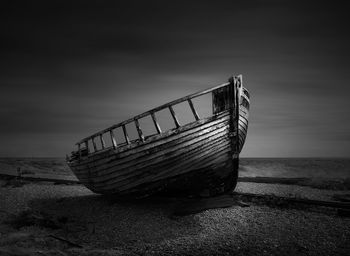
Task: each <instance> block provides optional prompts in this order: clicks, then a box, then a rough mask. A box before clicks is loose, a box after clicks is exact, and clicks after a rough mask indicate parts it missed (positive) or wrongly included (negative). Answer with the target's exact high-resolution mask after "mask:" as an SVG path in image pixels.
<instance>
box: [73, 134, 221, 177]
mask: <svg viewBox="0 0 350 256" xmlns="http://www.w3.org/2000/svg"><path fill="white" fill-rule="evenodd" d="M224 134H225V132H224V130H223V129H221V130H218V131H215V133H209V134H206V135H205V136H202V137H201V138H200V140H199V139H196V138H193V139H191V140H189V141H188V142H186V143H181V144H179V145H177V146H176V147H172V146H169V147H167V148H165V149H163V150H161V151H157V152H151V153H149V154H147V153H145V154H144V156H143V157H139V158H137V159H133V158H129V159H128V160H127V159H125V161H123V160H124V159H120V160H117V159H116V160H114V161H113V162H109V163H106V164H103V165H100V166H96V167H95V168H94V170H93V171H91V172H90V173H89V174H96V175H97V174H98V177H97V179H98V180H103V179H106V177H105V176H109V175H110V174H113V173H116V175H123V174H124V171H125V172H126V173H127V172H130V170H134V169H137V168H140V169H142V168H144V167H146V166H150V165H153V164H156V163H159V162H162V161H165V160H171V159H172V158H173V157H177V156H180V155H182V154H183V153H184V152H187V153H188V152H190V151H193V150H195V149H196V148H201V149H203V148H204V147H205V146H207V145H210V146H212V147H213V145H211V142H215V141H217V140H220V141H221V143H224V142H225V141H227V142H228V139H227V138H225V136H224ZM80 170H84V169H83V168H82V169H80ZM77 171H78V172H79V170H77Z"/></svg>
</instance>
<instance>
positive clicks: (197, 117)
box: [187, 99, 199, 120]
mask: <svg viewBox="0 0 350 256" xmlns="http://www.w3.org/2000/svg"><path fill="white" fill-rule="evenodd" d="M187 101H188V104H189V105H190V108H191V110H192V113H193V115H194V118H195V119H196V120H199V116H198V113H197V111H196V109H195V108H194V106H193V102H192V100H191V99H188V100H187Z"/></svg>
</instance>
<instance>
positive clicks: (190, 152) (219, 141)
mask: <svg viewBox="0 0 350 256" xmlns="http://www.w3.org/2000/svg"><path fill="white" fill-rule="evenodd" d="M226 142H227V143H228V138H227V137H226V138H225V137H222V136H221V135H220V134H218V135H217V136H213V137H209V138H207V139H203V140H202V141H200V142H198V143H196V144H193V145H191V146H187V147H186V146H184V147H183V148H180V149H178V150H174V151H169V152H168V153H167V155H169V156H166V155H162V154H160V153H157V154H156V156H155V157H153V154H152V158H151V159H149V160H148V159H147V157H146V158H144V159H141V160H140V161H135V162H134V161H128V162H125V163H124V164H120V165H119V162H118V161H115V162H111V163H110V165H111V166H110V167H108V166H107V167H108V168H106V169H103V167H102V169H101V170H99V171H98V170H97V169H96V168H95V167H93V166H92V167H93V170H91V171H92V173H88V172H86V171H84V172H76V171H75V173H77V174H78V173H86V175H87V176H88V175H90V174H91V175H92V176H93V177H95V176H96V180H99V181H103V180H108V178H109V177H119V176H125V175H128V174H129V173H133V174H135V173H136V171H135V169H138V170H139V171H141V172H143V171H145V168H146V167H150V166H152V168H153V167H155V166H156V165H157V166H158V165H159V164H161V165H164V164H165V165H166V166H167V163H168V162H169V161H172V160H173V159H177V157H181V158H182V160H183V159H189V160H191V159H192V160H193V158H196V157H197V155H196V154H197V153H198V152H197V151H208V152H210V151H211V150H215V149H217V147H218V146H219V147H221V146H225V145H226V144H227V143H226ZM225 147H226V146H225ZM213 148H214V149H213ZM169 150H171V149H169ZM182 160H181V161H182ZM181 161H180V162H181ZM180 164H181V163H176V164H175V165H177V166H178V165H180ZM158 167H159V166H158ZM158 167H157V168H158ZM169 167H171V168H172V167H173V166H167V167H166V168H169ZM97 176H98V177H97Z"/></svg>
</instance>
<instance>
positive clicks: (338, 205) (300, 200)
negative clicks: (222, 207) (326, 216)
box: [233, 192, 350, 209]
mask: <svg viewBox="0 0 350 256" xmlns="http://www.w3.org/2000/svg"><path fill="white" fill-rule="evenodd" d="M233 195H239V196H245V197H248V198H257V199H264V198H268V199H271V198H277V199H282V200H284V201H286V202H290V203H298V204H307V205H317V206H325V207H334V208H342V209H350V203H344V202H335V201H322V200H312V199H304V198H291V197H283V196H275V195H261V194H253V193H242V192H234V193H233Z"/></svg>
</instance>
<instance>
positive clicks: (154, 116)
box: [151, 113, 162, 134]
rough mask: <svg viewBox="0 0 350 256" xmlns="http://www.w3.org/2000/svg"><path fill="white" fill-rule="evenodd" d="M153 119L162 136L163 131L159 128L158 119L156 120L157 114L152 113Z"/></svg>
mask: <svg viewBox="0 0 350 256" xmlns="http://www.w3.org/2000/svg"><path fill="white" fill-rule="evenodd" d="M151 117H152V120H153V123H154V126H155V127H156V130H157V133H158V134H160V133H161V132H162V130H161V129H160V126H159V124H158V122H157V118H156V115H155V113H151Z"/></svg>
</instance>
